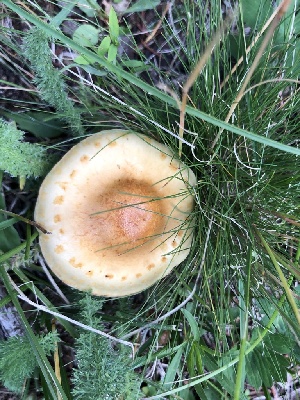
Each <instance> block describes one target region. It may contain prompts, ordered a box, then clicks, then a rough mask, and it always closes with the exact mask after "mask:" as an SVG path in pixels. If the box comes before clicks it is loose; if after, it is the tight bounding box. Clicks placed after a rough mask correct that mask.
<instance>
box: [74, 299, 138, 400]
mask: <svg viewBox="0 0 300 400" xmlns="http://www.w3.org/2000/svg"><path fill="white" fill-rule="evenodd" d="M80 306H81V307H82V319H83V322H84V323H86V324H89V325H91V326H93V327H94V328H97V329H103V324H102V323H101V320H100V319H99V318H98V317H97V316H96V314H97V313H98V312H99V309H101V308H102V306H103V301H102V300H99V299H97V300H96V299H93V298H92V297H91V296H90V295H89V294H86V295H85V297H84V298H83V299H82V300H81V301H80ZM129 353H130V352H129V351H127V349H124V348H120V349H114V348H113V346H112V343H110V342H109V341H108V340H107V339H105V338H103V337H101V336H99V335H97V334H95V333H92V332H89V333H82V334H81V335H80V337H79V338H78V339H77V340H76V357H77V363H78V369H76V370H75V371H74V375H73V384H74V389H73V396H74V400H125V399H126V400H136V399H139V398H140V396H139V387H140V380H139V378H138V375H137V374H135V373H134V371H133V369H132V367H131V359H130V354H129Z"/></svg>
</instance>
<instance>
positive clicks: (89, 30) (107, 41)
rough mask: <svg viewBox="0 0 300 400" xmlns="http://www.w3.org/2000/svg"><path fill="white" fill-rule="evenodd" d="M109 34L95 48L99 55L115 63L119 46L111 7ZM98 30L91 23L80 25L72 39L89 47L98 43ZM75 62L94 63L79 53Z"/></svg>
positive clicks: (115, 22)
mask: <svg viewBox="0 0 300 400" xmlns="http://www.w3.org/2000/svg"><path fill="white" fill-rule="evenodd" d="M108 26H109V35H107V36H105V37H104V38H103V39H102V40H101V43H100V44H99V46H98V48H97V54H98V55H99V56H100V57H106V59H107V61H108V62H110V63H112V64H116V60H117V52H118V46H119V41H118V40H119V22H118V17H117V14H116V12H115V9H114V8H113V7H111V8H110V11H109V16H108ZM98 35H99V31H98V30H97V29H96V28H94V27H93V26H92V25H88V24H84V25H80V27H78V28H77V29H76V31H75V32H74V35H73V39H74V40H75V41H76V42H78V43H79V44H80V45H82V46H85V47H91V46H94V45H96V44H97V43H98ZM75 62H77V63H78V64H81V65H90V64H94V63H95V61H94V60H93V59H92V58H91V57H89V56H83V55H80V56H78V57H76V58H75Z"/></svg>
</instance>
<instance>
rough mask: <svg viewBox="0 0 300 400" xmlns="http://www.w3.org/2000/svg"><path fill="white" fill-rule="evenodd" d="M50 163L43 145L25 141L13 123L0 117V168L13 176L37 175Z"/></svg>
mask: <svg viewBox="0 0 300 400" xmlns="http://www.w3.org/2000/svg"><path fill="white" fill-rule="evenodd" d="M52 165H53V159H52V160H51V157H49V156H48V154H47V150H46V148H45V147H43V146H41V145H38V144H32V143H29V142H25V141H24V132H22V131H20V130H18V129H17V127H16V125H15V123H13V122H5V121H4V120H2V119H0V170H2V171H5V172H7V173H9V174H10V175H11V176H14V177H17V176H21V177H38V176H44V175H45V174H46V173H47V172H48V171H49V169H50V167H51V166H52Z"/></svg>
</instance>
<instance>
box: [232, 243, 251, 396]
mask: <svg viewBox="0 0 300 400" xmlns="http://www.w3.org/2000/svg"><path fill="white" fill-rule="evenodd" d="M251 258H252V246H249V249H248V256H247V266H246V270H247V277H246V280H242V279H240V280H239V288H240V293H239V307H240V341H241V342H240V352H239V362H238V367H237V373H236V382H235V388H234V400H239V399H240V398H241V396H242V393H241V392H242V390H243V388H244V385H245V352H246V348H247V338H248V315H249V301H250V274H251Z"/></svg>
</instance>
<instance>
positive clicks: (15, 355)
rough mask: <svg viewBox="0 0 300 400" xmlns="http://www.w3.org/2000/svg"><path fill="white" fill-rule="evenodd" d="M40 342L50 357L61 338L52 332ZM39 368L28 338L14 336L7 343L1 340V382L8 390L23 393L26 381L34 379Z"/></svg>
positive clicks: (42, 337) (40, 338)
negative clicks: (33, 376) (36, 369)
mask: <svg viewBox="0 0 300 400" xmlns="http://www.w3.org/2000/svg"><path fill="white" fill-rule="evenodd" d="M38 340H39V342H40V345H41V346H42V348H43V350H44V351H45V354H47V355H48V356H49V355H50V354H51V353H52V352H53V351H54V348H55V345H56V343H57V341H58V340H59V338H58V335H57V333H56V332H55V333H54V332H50V333H48V334H46V335H44V336H41V337H39V338H38ZM37 366H38V363H37V360H36V358H35V357H33V356H32V350H31V347H30V342H29V340H28V338H27V337H20V336H14V337H11V338H9V339H7V340H5V341H4V340H0V382H1V383H2V384H3V385H4V386H5V387H6V388H7V389H9V390H11V391H13V392H15V393H22V391H23V390H24V384H25V381H26V379H29V378H31V377H32V375H33V372H34V370H35V368H36V367H37Z"/></svg>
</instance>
